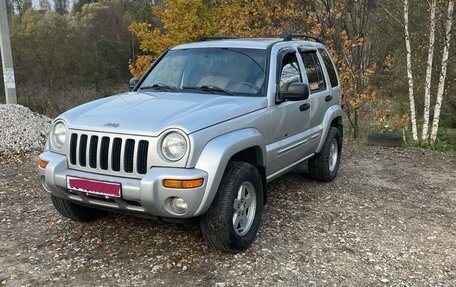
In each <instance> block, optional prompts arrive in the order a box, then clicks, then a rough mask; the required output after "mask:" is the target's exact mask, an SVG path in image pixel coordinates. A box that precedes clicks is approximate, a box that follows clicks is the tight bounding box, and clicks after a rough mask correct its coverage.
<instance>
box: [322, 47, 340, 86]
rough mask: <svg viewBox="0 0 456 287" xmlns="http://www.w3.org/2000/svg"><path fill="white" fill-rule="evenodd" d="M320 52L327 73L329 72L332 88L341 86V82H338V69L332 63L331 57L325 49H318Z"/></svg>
mask: <svg viewBox="0 0 456 287" xmlns="http://www.w3.org/2000/svg"><path fill="white" fill-rule="evenodd" d="M318 51H320V55H321V57H322V58H323V63H324V64H325V67H326V71H328V75H329V81H330V82H331V87H337V86H338V85H339V81H338V80H337V75H336V68H335V67H334V65H333V63H332V62H331V58H330V57H329V55H328V52H326V50H325V49H318Z"/></svg>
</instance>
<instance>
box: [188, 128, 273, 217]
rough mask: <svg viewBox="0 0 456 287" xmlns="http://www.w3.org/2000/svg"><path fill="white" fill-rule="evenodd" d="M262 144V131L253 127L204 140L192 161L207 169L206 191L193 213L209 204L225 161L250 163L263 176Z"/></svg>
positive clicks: (264, 154)
mask: <svg viewBox="0 0 456 287" xmlns="http://www.w3.org/2000/svg"><path fill="white" fill-rule="evenodd" d="M264 146H265V145H264V138H263V135H262V134H261V133H260V132H259V131H258V130H257V129H254V128H247V129H242V130H236V131H233V132H230V133H227V134H224V135H221V136H219V137H216V138H214V139H212V140H211V141H209V142H208V143H207V144H206V146H205V147H204V149H203V151H202V152H201V154H200V156H199V159H198V162H197V163H196V165H195V168H197V169H201V170H204V171H206V172H208V179H207V184H206V186H207V187H206V191H205V193H204V196H203V199H202V201H201V204H200V206H199V208H198V210H197V211H196V213H195V216H198V215H201V214H203V213H204V212H206V211H207V209H208V208H209V207H210V205H211V203H212V201H213V199H214V197H215V194H216V193H217V190H218V187H219V185H220V181H221V179H222V177H223V174H224V172H225V169H226V166H227V165H228V162H230V161H233V160H236V161H243V162H248V163H251V164H253V165H254V166H256V167H257V169H258V171H259V172H260V176H261V177H262V178H263V177H265V176H264V175H265V167H266V150H265V147H264ZM264 180H265V179H264ZM264 189H265V188H264Z"/></svg>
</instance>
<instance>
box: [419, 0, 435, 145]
mask: <svg viewBox="0 0 456 287" xmlns="http://www.w3.org/2000/svg"><path fill="white" fill-rule="evenodd" d="M436 9H437V0H431V22H430V25H429V49H428V60H427V69H426V82H425V84H424V112H423V133H422V136H421V140H422V141H423V142H427V141H428V139H429V112H430V109H431V82H432V63H433V60H434V43H435V22H436V21H435V10H436Z"/></svg>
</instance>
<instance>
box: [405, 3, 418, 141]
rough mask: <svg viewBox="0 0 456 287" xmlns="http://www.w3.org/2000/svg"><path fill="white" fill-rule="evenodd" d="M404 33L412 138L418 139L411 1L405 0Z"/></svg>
mask: <svg viewBox="0 0 456 287" xmlns="http://www.w3.org/2000/svg"><path fill="white" fill-rule="evenodd" d="M404 34H405V47H406V53H407V78H408V86H409V102H410V118H411V121H412V138H413V140H414V141H417V140H418V131H417V126H416V108H415V96H414V94H413V93H414V86H413V85H414V84H413V70H412V48H411V45H410V32H409V1H408V0H404Z"/></svg>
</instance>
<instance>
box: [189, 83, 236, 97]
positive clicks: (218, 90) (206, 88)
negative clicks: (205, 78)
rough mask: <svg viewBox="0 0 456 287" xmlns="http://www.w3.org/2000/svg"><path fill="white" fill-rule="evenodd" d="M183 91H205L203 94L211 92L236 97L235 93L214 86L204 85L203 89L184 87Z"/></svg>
mask: <svg viewBox="0 0 456 287" xmlns="http://www.w3.org/2000/svg"><path fill="white" fill-rule="evenodd" d="M182 89H184V90H200V91H203V92H210V93H212V94H215V93H223V94H225V95H230V96H234V94H233V93H231V92H228V91H227V90H225V89H222V88H219V87H217V86H212V85H204V86H201V87H182Z"/></svg>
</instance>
